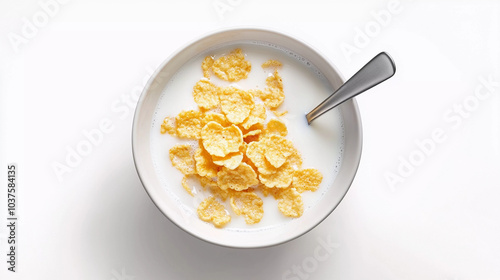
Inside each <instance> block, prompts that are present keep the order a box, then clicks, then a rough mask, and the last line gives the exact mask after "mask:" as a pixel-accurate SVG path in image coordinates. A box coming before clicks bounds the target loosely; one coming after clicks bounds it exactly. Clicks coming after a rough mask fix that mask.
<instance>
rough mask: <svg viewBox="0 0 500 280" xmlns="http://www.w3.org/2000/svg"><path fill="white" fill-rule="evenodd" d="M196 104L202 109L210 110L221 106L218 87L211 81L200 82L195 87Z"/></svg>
mask: <svg viewBox="0 0 500 280" xmlns="http://www.w3.org/2000/svg"><path fill="white" fill-rule="evenodd" d="M193 97H194V102H196V104H198V106H199V107H200V108H202V109H205V110H208V109H212V108H216V107H217V106H219V96H218V90H217V86H216V85H214V84H212V83H211V82H210V81H209V80H199V81H198V82H197V83H196V84H195V85H194V87H193Z"/></svg>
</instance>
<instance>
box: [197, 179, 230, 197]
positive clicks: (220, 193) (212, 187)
mask: <svg viewBox="0 0 500 280" xmlns="http://www.w3.org/2000/svg"><path fill="white" fill-rule="evenodd" d="M200 184H201V186H202V187H203V188H204V189H207V190H208V191H209V192H210V193H211V194H212V195H214V196H216V197H218V198H219V199H221V200H222V201H226V199H227V198H228V196H229V190H222V189H221V188H219V185H218V184H217V181H214V180H213V179H212V178H208V177H200Z"/></svg>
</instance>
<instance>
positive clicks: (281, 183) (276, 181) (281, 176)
mask: <svg viewBox="0 0 500 280" xmlns="http://www.w3.org/2000/svg"><path fill="white" fill-rule="evenodd" d="M293 171H294V170H293V168H292V167H291V166H290V164H289V163H285V164H283V165H282V166H281V167H279V168H278V169H276V171H275V172H272V173H270V174H263V173H262V172H261V174H260V175H259V179H260V182H261V183H262V184H264V185H266V187H268V188H288V186H290V184H291V183H292V179H293Z"/></svg>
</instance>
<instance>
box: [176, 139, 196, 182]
mask: <svg viewBox="0 0 500 280" xmlns="http://www.w3.org/2000/svg"><path fill="white" fill-rule="evenodd" d="M169 156H170V161H172V165H173V166H175V168H177V169H178V170H179V171H181V172H182V174H184V175H189V174H196V171H195V161H194V158H193V156H192V151H191V146H190V145H187V144H184V145H175V146H173V147H172V148H171V149H170V151H169Z"/></svg>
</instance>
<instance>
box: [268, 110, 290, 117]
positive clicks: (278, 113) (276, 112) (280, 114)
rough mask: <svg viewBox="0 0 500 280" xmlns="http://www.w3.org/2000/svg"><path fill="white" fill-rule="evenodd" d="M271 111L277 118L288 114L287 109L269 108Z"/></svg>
mask: <svg viewBox="0 0 500 280" xmlns="http://www.w3.org/2000/svg"><path fill="white" fill-rule="evenodd" d="M271 112H273V114H274V115H275V116H276V117H278V118H279V117H283V116H284V115H286V114H288V111H283V112H278V110H271Z"/></svg>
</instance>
